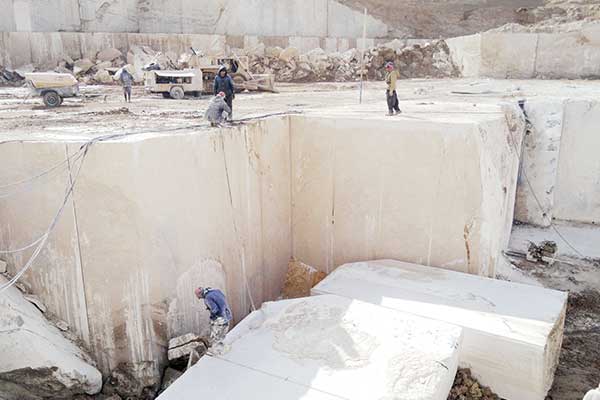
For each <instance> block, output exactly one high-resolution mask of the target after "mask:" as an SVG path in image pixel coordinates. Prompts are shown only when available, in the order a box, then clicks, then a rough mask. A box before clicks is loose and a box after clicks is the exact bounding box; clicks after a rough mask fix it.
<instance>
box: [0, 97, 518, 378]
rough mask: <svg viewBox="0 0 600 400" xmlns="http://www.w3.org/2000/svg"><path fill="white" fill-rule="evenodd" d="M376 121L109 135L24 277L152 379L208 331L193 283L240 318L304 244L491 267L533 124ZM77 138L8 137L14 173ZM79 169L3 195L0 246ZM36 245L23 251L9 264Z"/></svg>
mask: <svg viewBox="0 0 600 400" xmlns="http://www.w3.org/2000/svg"><path fill="white" fill-rule="evenodd" d="M490 114H492V116H490ZM509 114H512V111H510V113H509ZM507 121H508V122H509V123H508V124H507ZM372 128H373V121H371V120H368V119H367V120H366V119H360V118H348V116H347V115H345V116H344V117H343V118H336V117H332V116H310V117H305V116H292V117H283V118H276V119H269V120H266V121H262V122H258V123H254V124H251V125H247V126H244V127H239V128H233V129H230V130H225V131H221V132H219V131H217V130H212V131H202V132H195V133H183V134H178V135H173V134H171V135H162V136H161V135H157V134H146V135H145V136H141V137H140V136H136V137H132V138H130V139H127V140H117V141H109V142H100V143H96V144H94V145H93V146H92V147H91V149H90V151H89V154H88V156H87V157H86V159H85V164H84V165H83V168H82V172H81V176H80V177H79V179H78V181H77V186H76V189H75V195H74V197H73V199H72V200H71V201H69V202H68V204H67V208H66V210H65V212H64V214H63V215H62V217H61V219H60V222H59V225H58V226H57V228H56V231H54V232H53V233H52V236H51V238H50V240H49V242H48V244H47V245H46V247H45V249H44V251H43V252H42V253H41V255H40V258H39V259H38V260H36V263H35V265H34V267H33V269H32V270H31V271H30V272H29V273H28V274H27V275H26V276H25V281H26V282H27V283H28V284H30V285H31V287H32V289H33V291H34V292H35V293H37V294H39V295H40V296H41V297H42V299H43V301H44V302H45V303H46V304H47V305H48V308H49V309H50V311H52V312H53V313H56V314H57V315H58V316H59V317H60V318H62V319H64V320H66V321H67V322H68V323H69V324H70V325H71V327H72V329H73V330H74V331H75V332H76V333H77V334H78V335H79V336H80V337H82V339H84V341H85V342H87V343H88V345H89V346H90V348H91V351H92V353H93V354H94V356H95V358H96V359H97V361H98V362H99V365H100V367H101V368H102V370H103V371H104V372H105V373H106V372H108V371H109V370H111V369H113V368H115V367H116V366H117V365H118V364H119V363H121V362H129V363H132V365H133V366H134V368H135V370H136V371H135V372H136V374H137V375H138V377H140V379H144V378H146V379H148V380H149V381H150V382H151V381H152V379H155V378H156V377H157V376H158V371H157V367H158V364H157V363H160V362H161V361H162V359H163V357H164V354H165V352H164V346H165V345H166V341H167V339H168V338H170V337H172V336H176V335H180V334H183V333H187V332H189V331H195V332H203V331H204V330H205V329H206V328H207V322H208V321H207V313H206V312H205V310H204V306H202V305H201V303H200V302H199V301H197V300H196V299H195V298H194V295H193V289H194V287H195V286H198V285H208V286H216V287H221V288H224V289H225V291H226V292H227V295H228V298H229V300H230V302H231V304H232V307H233V312H234V314H235V318H236V320H239V319H240V318H242V317H244V316H245V315H246V314H247V313H248V312H249V311H250V310H251V300H253V301H254V302H255V304H256V306H259V305H260V304H261V303H262V302H263V301H265V300H271V299H275V298H277V296H278V295H279V293H280V291H281V287H282V285H283V282H284V279H285V273H286V269H287V262H288V260H289V259H290V257H291V256H294V257H296V258H297V259H300V260H303V261H305V262H306V263H308V264H310V265H314V266H315V267H317V268H319V269H321V270H323V271H331V270H332V269H333V268H335V267H337V266H338V265H340V264H343V263H346V262H349V261H357V260H364V259H375V258H395V259H399V260H404V261H413V262H419V263H422V264H426V265H433V266H439V267H444V268H449V269H453V270H459V271H465V272H470V273H474V274H480V275H486V276H493V275H494V269H495V265H496V262H497V258H498V257H499V251H500V250H501V249H503V248H504V246H505V243H506V242H507V241H508V233H509V232H510V226H511V222H512V203H513V199H514V191H515V187H516V176H517V167H518V156H517V154H518V152H516V150H514V148H513V147H512V145H510V144H509V142H508V141H507V137H510V138H513V135H514V138H515V139H514V140H515V141H516V142H517V143H520V133H519V132H521V131H522V125H519V121H518V120H514V121H513V120H512V119H511V117H510V115H508V114H505V112H503V111H502V110H500V109H498V108H497V107H494V111H493V112H491V113H487V114H485V115H483V116H481V117H480V119H479V120H478V119H477V117H473V116H471V117H469V118H465V119H460V118H459V119H454V120H444V119H442V120H440V121H435V120H414V121H413V120H403V119H398V120H394V121H391V120H386V121H381V120H379V121H378V129H377V130H376V131H373V129H372ZM79 145H80V144H79V143H68V142H64V141H62V142H61V141H52V140H47V139H43V138H42V139H38V140H37V141H36V140H32V141H26V142H8V143H4V144H3V145H2V147H0V150H1V151H2V152H1V157H0V160H1V161H0V163H1V164H2V168H1V169H0V182H3V183H8V182H15V181H19V180H22V179H25V178H27V177H30V176H33V175H35V174H38V173H39V172H40V171H43V170H45V169H47V168H49V167H50V166H52V165H57V164H59V163H60V162H61V161H63V160H64V159H65V157H66V154H67V153H69V154H73V153H74V152H75V151H76V150H77V149H78V147H79ZM518 146H519V144H517V147H518ZM74 164H75V166H74V168H76V167H77V162H76V161H74ZM66 167H67V166H65V165H63V166H61V168H58V169H57V170H56V171H54V172H53V173H52V174H51V176H48V177H45V178H44V179H42V180H41V181H40V182H36V184H34V185H32V186H31V187H30V188H29V187H28V188H27V190H24V191H22V192H21V191H19V192H15V193H11V195H10V196H2V198H0V220H1V221H2V224H0V248H1V249H6V248H16V247H20V246H22V245H24V244H27V243H29V242H30V241H31V240H32V238H36V237H38V236H39V235H40V234H41V233H42V232H43V231H44V229H45V228H46V227H47V226H48V224H49V223H50V220H51V219H52V216H53V214H54V213H55V212H56V210H57V209H58V207H59V204H60V201H61V199H62V198H63V196H64V193H65V186H66V185H67V183H68V181H69V178H70V176H69V172H68V168H66ZM42 182H43V183H42ZM5 190H6V188H5ZM5 190H4V191H5ZM4 191H2V193H4ZM29 254H30V253H29V252H25V253H24V254H18V255H17V256H15V257H10V258H9V259H8V260H7V261H8V264H9V267H10V271H11V272H13V273H14V272H15V270H16V269H17V268H20V267H21V266H22V265H23V264H24V263H25V262H26V260H27V259H28V256H29ZM250 295H251V296H250Z"/></svg>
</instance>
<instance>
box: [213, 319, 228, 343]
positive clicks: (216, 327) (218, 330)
mask: <svg viewBox="0 0 600 400" xmlns="http://www.w3.org/2000/svg"><path fill="white" fill-rule="evenodd" d="M228 331H229V321H227V320H225V318H223V317H218V318H217V319H211V320H210V345H211V347H212V346H215V345H219V344H221V343H222V342H223V340H224V339H225V336H227V332H228Z"/></svg>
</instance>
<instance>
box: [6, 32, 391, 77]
mask: <svg viewBox="0 0 600 400" xmlns="http://www.w3.org/2000/svg"><path fill="white" fill-rule="evenodd" d="M381 42H386V40H385V39H367V40H366V42H365V46H366V47H371V46H373V45H374V44H376V43H381ZM361 45H362V39H356V38H352V37H317V36H314V37H308V36H304V37H303V36H290V37H283V36H270V37H262V36H252V35H245V36H239V37H238V36H235V37H233V36H227V35H219V34H196V33H189V34H188V33H186V34H167V33H103V32H97V33H91V32H86V33H81V32H0V65H2V66H4V67H7V68H9V69H16V68H20V67H23V66H27V65H32V66H35V67H38V68H49V69H53V68H55V67H56V65H57V63H58V62H60V61H62V60H64V59H65V57H70V58H72V59H73V60H78V59H81V58H91V59H94V58H95V57H96V53H98V52H99V51H102V50H105V49H107V48H117V49H119V50H121V51H123V53H124V54H127V52H128V51H129V50H130V49H131V48H133V47H135V46H149V47H151V48H152V49H153V50H155V51H161V52H163V53H167V52H173V53H175V54H182V53H188V52H189V51H190V47H193V48H194V49H196V50H200V51H202V52H204V53H205V54H207V55H215V56H218V55H223V54H227V53H228V51H229V50H230V49H231V48H236V49H244V50H246V51H247V52H248V53H250V54H253V53H255V52H256V53H261V52H260V49H261V48H262V49H263V51H262V53H263V54H264V47H269V46H273V47H274V46H279V47H282V48H286V47H290V46H291V47H295V48H297V49H298V50H299V51H300V52H302V53H304V52H308V51H310V50H314V49H315V48H322V49H324V50H326V51H328V52H342V51H345V50H348V49H351V48H356V47H361Z"/></svg>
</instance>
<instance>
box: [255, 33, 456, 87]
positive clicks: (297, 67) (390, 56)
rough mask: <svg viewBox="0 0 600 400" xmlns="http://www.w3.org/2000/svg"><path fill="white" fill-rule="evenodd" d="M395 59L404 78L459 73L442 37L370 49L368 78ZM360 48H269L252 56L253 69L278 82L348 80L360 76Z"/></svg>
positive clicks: (366, 58)
mask: <svg viewBox="0 0 600 400" xmlns="http://www.w3.org/2000/svg"><path fill="white" fill-rule="evenodd" d="M387 62H394V63H395V65H396V67H397V68H398V69H399V72H400V75H401V77H402V78H407V79H409V78H447V77H457V76H459V71H458V69H457V67H456V66H455V65H454V63H453V62H452V60H451V57H450V50H449V49H448V46H447V45H446V42H445V41H443V40H438V41H433V42H430V43H427V44H425V45H419V44H416V45H413V46H409V47H404V48H397V47H396V46H393V45H392V43H390V44H385V45H382V46H379V47H374V48H371V49H369V50H367V51H366V52H365V54H364V65H365V70H364V72H365V73H366V76H367V78H368V79H371V80H372V79H375V80H381V79H383V78H384V75H385V71H384V66H385V63H387ZM360 69H361V51H359V50H357V49H350V50H347V51H345V52H343V53H329V54H328V53H326V52H325V51H324V50H322V49H319V48H318V49H315V50H312V51H310V52H308V53H306V54H300V53H299V51H298V50H297V49H296V48H293V47H290V48H287V49H281V48H279V47H270V48H266V49H265V52H264V56H263V55H262V54H261V55H253V56H251V58H250V70H251V71H253V72H255V73H259V74H274V75H275V80H276V81H278V82H332V81H334V82H347V81H357V80H359V79H360Z"/></svg>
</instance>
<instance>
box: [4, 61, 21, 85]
mask: <svg viewBox="0 0 600 400" xmlns="http://www.w3.org/2000/svg"><path fill="white" fill-rule="evenodd" d="M23 79H24V77H22V76H21V75H19V73H17V72H16V71H9V70H8V69H6V68H4V67H3V66H2V65H0V85H3V86H20V85H21V84H22V83H23Z"/></svg>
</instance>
